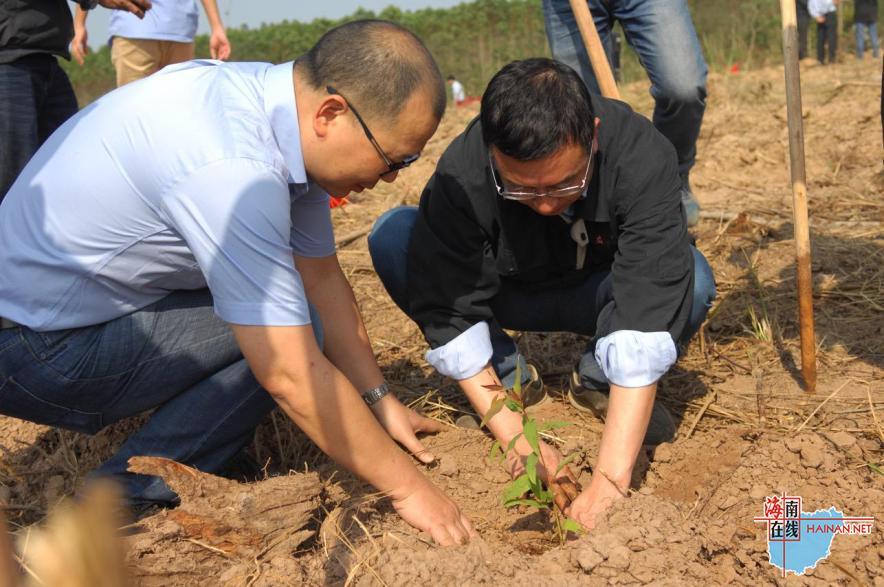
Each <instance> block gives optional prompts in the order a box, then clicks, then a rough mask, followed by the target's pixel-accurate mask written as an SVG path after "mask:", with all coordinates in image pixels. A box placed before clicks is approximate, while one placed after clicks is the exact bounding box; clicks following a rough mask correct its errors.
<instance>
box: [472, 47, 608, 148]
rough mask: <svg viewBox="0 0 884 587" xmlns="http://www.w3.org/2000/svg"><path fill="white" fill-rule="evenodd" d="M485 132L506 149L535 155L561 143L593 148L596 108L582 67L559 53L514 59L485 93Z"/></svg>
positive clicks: (489, 141)
mask: <svg viewBox="0 0 884 587" xmlns="http://www.w3.org/2000/svg"><path fill="white" fill-rule="evenodd" d="M479 116H480V118H481V120H482V137H483V138H484V139H485V144H486V145H488V146H492V145H493V146H494V147H496V148H497V149H499V150H500V151H501V152H502V153H504V154H505V155H508V156H510V157H513V158H515V159H520V160H522V161H533V160H536V159H541V158H543V157H546V156H548V155H551V154H552V153H554V152H555V151H557V150H558V149H559V148H561V147H563V146H565V145H570V144H578V145H582V146H583V147H584V148H585V149H587V150H589V148H590V145H591V144H592V139H593V134H594V129H595V124H594V120H595V113H594V112H593V108H592V102H591V101H590V98H589V91H588V90H587V89H586V85H584V83H583V80H581V79H580V76H579V75H577V72H576V71H574V70H573V69H571V68H570V67H568V66H567V65H565V64H564V63H561V62H559V61H555V60H554V59H546V58H533V59H525V60H523V61H513V62H512V63H510V64H508V65H506V66H504V68H503V69H501V70H500V71H498V72H497V73H496V74H495V75H494V77H493V78H491V81H490V82H489V83H488V87H487V88H486V89H485V93H484V95H483V96H482V110H481V113H480V115H479Z"/></svg>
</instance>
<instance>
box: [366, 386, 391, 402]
mask: <svg viewBox="0 0 884 587" xmlns="http://www.w3.org/2000/svg"><path fill="white" fill-rule="evenodd" d="M388 393H390V386H389V385H387V382H386V381H385V382H383V383H381V384H380V385H378V386H377V387H374V388H372V389H369V390H368V391H366V392H365V393H363V394H362V399H363V400H365V403H366V404H367V405H369V406H373V405H374V404H376V403H378V402H379V401H381V398H382V397H384V396H385V395H387V394H388Z"/></svg>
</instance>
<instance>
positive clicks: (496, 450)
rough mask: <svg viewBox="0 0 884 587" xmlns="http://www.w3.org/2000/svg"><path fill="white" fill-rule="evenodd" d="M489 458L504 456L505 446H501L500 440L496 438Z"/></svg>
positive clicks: (489, 452)
mask: <svg viewBox="0 0 884 587" xmlns="http://www.w3.org/2000/svg"><path fill="white" fill-rule="evenodd" d="M488 458H489V459H496V458H503V448H501V446H500V442H498V441H497V440H495V441H494V442H493V443H492V444H491V450H490V451H488Z"/></svg>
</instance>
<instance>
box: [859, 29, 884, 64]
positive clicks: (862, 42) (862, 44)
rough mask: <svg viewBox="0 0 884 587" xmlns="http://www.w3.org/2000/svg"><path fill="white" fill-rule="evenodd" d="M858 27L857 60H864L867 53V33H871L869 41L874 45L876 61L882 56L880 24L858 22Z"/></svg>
mask: <svg viewBox="0 0 884 587" xmlns="http://www.w3.org/2000/svg"><path fill="white" fill-rule="evenodd" d="M855 27H856V58H857V59H862V58H863V53H865V52H866V35H865V33H866V31H868V32H869V41H870V42H871V45H872V57H874V58H875V59H877V58H878V56H879V55H880V54H881V46H880V45H879V43H878V23H877V22H858V23H856V24H855Z"/></svg>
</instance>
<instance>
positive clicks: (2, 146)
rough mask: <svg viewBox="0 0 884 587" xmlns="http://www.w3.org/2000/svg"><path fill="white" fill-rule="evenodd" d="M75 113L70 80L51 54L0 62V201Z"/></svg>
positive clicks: (74, 99)
mask: <svg viewBox="0 0 884 587" xmlns="http://www.w3.org/2000/svg"><path fill="white" fill-rule="evenodd" d="M76 113H77V98H76V96H74V90H73V88H72V87H71V82H70V80H68V76H67V74H66V73H65V72H64V70H63V69H62V68H61V67H59V65H58V61H57V60H56V59H55V57H54V56H52V55H46V54H41V55H28V56H26V57H22V58H20V59H17V60H15V61H13V62H12V63H0V154H2V155H0V202H2V201H3V197H4V196H5V195H6V192H8V191H9V188H10V187H11V186H12V183H13V182H14V181H15V178H17V177H18V174H19V173H21V170H22V169H24V167H25V165H27V163H28V161H30V159H31V156H32V155H33V154H34V153H36V152H37V149H39V148H40V145H42V144H43V142H44V141H45V140H46V139H47V138H49V135H51V134H52V133H53V132H54V131H55V129H57V128H58V127H59V126H61V124H62V123H63V122H64V121H65V120H67V119H68V118H70V117H71V116H73V115H74V114H76ZM84 157H86V154H84Z"/></svg>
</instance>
